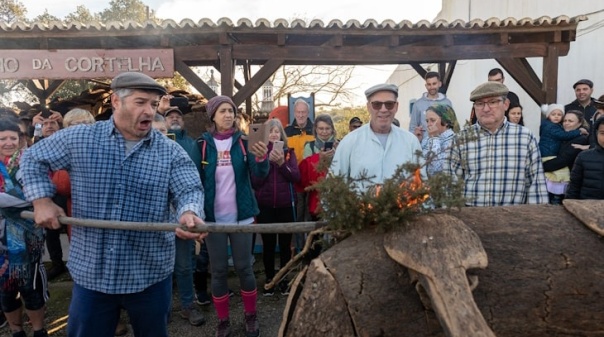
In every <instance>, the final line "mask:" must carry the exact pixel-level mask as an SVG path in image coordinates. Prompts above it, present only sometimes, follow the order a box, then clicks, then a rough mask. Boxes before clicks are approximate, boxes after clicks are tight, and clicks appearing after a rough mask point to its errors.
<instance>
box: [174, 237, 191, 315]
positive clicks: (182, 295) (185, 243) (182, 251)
mask: <svg viewBox="0 0 604 337" xmlns="http://www.w3.org/2000/svg"><path fill="white" fill-rule="evenodd" d="M194 266H195V242H194V241H193V240H183V239H180V238H176V260H175V261H174V276H176V287H177V288H178V296H179V299H180V305H181V306H182V308H190V307H191V306H192V305H193V299H194V293H195V291H194V290H193V267H194Z"/></svg>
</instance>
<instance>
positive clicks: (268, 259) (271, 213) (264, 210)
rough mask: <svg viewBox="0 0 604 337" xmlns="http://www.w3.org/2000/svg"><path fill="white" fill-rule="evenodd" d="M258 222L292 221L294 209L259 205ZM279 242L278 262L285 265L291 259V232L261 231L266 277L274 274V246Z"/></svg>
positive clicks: (269, 277)
mask: <svg viewBox="0 0 604 337" xmlns="http://www.w3.org/2000/svg"><path fill="white" fill-rule="evenodd" d="M256 220H257V222H258V223H275V222H294V220H295V219H294V210H293V208H292V207H283V208H272V207H262V206H261V207H260V214H258V216H257V217H256ZM277 240H278V242H279V264H280V267H283V266H285V265H286V264H287V263H288V262H289V260H290V259H291V242H292V234H291V233H279V234H272V233H262V249H263V251H262V262H263V263H264V272H265V273H266V279H267V280H269V279H272V278H273V277H274V276H275V248H276V244H277Z"/></svg>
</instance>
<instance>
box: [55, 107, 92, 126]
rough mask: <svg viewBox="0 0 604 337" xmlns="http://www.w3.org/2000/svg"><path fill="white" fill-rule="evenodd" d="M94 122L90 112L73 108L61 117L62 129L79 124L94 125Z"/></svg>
mask: <svg viewBox="0 0 604 337" xmlns="http://www.w3.org/2000/svg"><path fill="white" fill-rule="evenodd" d="M94 122H95V120H94V117H93V116H92V114H91V113H90V111H88V110H84V109H80V108H73V109H71V110H69V111H67V113H66V114H65V116H63V128H67V127H70V126H74V125H80V124H87V125H90V124H94Z"/></svg>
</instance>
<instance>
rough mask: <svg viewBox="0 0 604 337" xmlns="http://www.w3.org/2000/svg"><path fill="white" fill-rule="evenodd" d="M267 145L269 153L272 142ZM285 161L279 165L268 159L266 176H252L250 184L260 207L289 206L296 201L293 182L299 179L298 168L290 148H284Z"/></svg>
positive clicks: (294, 155)
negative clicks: (268, 164)
mask: <svg viewBox="0 0 604 337" xmlns="http://www.w3.org/2000/svg"><path fill="white" fill-rule="evenodd" d="M268 146H269V154H270V152H271V151H272V143H271V144H269V145H268ZM284 155H285V162H284V163H283V165H281V166H279V165H277V164H276V163H273V162H271V161H269V163H270V169H269V171H268V176H267V177H265V178H259V177H255V176H252V186H253V187H254V190H255V191H256V200H257V201H258V205H260V206H262V207H272V208H281V207H290V206H292V205H293V204H294V202H295V201H296V193H295V191H294V189H293V186H292V185H293V184H295V183H297V182H298V181H300V170H299V169H298V161H297V159H296V153H295V152H294V151H293V150H292V149H285V151H284Z"/></svg>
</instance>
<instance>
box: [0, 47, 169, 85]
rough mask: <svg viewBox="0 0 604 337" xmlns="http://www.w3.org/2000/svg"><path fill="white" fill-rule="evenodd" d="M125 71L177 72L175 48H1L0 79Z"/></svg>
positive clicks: (105, 74)
mask: <svg viewBox="0 0 604 337" xmlns="http://www.w3.org/2000/svg"><path fill="white" fill-rule="evenodd" d="M125 71H137V72H141V73H145V74H147V75H149V76H151V77H153V78H158V77H173V76H174V52H173V50H172V49H58V50H23V49H22V50H12V49H11V50H0V79H19V80H27V79H93V78H113V77H114V76H115V75H117V74H119V73H122V72H125Z"/></svg>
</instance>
